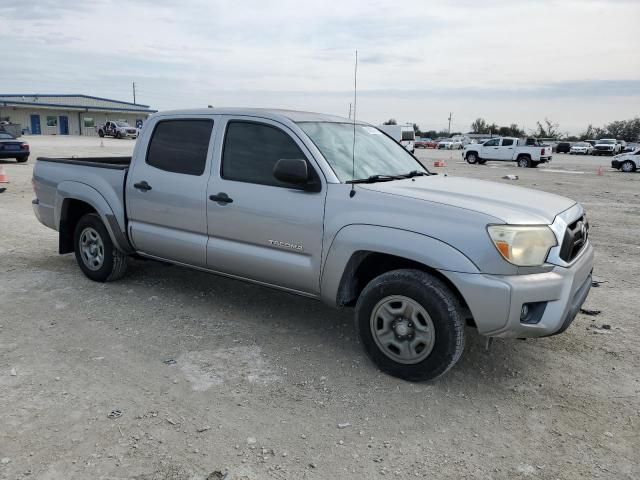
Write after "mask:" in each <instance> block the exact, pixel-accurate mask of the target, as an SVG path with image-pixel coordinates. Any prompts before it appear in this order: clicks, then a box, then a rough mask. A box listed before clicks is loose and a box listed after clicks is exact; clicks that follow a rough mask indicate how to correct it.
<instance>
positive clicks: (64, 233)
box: [58, 198, 97, 253]
mask: <svg viewBox="0 0 640 480" xmlns="http://www.w3.org/2000/svg"><path fill="white" fill-rule="evenodd" d="M87 213H97V212H96V210H95V208H93V207H92V206H91V205H89V204H88V203H87V202H83V201H82V200H76V199H75V198H67V199H65V200H64V202H63V203H62V210H61V212H60V227H59V231H60V239H59V245H58V252H59V253H71V252H73V251H74V245H73V232H74V231H75V229H76V225H77V224H78V221H79V220H80V219H81V218H82V217H83V216H84V215H86V214H87Z"/></svg>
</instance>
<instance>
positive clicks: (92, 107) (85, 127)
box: [0, 93, 157, 135]
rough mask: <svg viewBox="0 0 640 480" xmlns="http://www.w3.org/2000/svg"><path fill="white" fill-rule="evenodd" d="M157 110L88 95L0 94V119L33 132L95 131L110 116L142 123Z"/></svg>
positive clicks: (46, 133) (79, 133)
mask: <svg viewBox="0 0 640 480" xmlns="http://www.w3.org/2000/svg"><path fill="white" fill-rule="evenodd" d="M156 111H157V110H152V109H150V108H149V105H140V104H138V103H130V102H123V101H120V100H111V99H108V98H101V97H92V96H90V95H58V94H38V93H28V94H0V121H2V120H5V121H9V122H11V123H14V124H19V125H20V130H22V132H24V133H26V134H32V135H41V134H42V135H97V133H96V129H95V127H96V126H97V125H102V124H103V123H105V122H107V121H109V120H123V121H126V122H128V123H129V124H130V125H132V126H136V125H137V126H141V125H142V123H143V122H144V120H145V119H146V118H147V117H148V116H149V115H151V114H152V113H154V112H156Z"/></svg>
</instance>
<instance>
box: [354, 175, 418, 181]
mask: <svg viewBox="0 0 640 480" xmlns="http://www.w3.org/2000/svg"><path fill="white" fill-rule="evenodd" d="M402 178H406V177H405V176H403V175H371V176H370V177H367V178H356V179H355V180H347V181H346V182H345V183H376V182H390V181H391V180H400V179H402Z"/></svg>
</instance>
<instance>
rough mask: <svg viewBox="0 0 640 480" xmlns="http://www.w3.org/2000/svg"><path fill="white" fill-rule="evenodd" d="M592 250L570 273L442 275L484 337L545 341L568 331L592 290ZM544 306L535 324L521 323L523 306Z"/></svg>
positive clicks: (587, 248)
mask: <svg viewBox="0 0 640 480" xmlns="http://www.w3.org/2000/svg"><path fill="white" fill-rule="evenodd" d="M593 258H594V255H593V248H592V247H591V244H590V243H589V242H587V244H586V246H585V247H584V248H583V250H582V252H580V254H579V255H578V257H577V258H576V259H575V261H574V262H573V263H572V264H571V265H570V266H568V267H560V266H555V267H553V269H552V270H550V271H547V272H544V273H534V274H523V275H485V274H471V273H458V272H444V271H443V272H442V273H443V274H444V275H445V276H446V277H447V278H449V280H451V281H452V282H453V284H454V285H455V286H456V287H457V288H458V290H459V291H460V293H461V294H462V296H463V297H464V299H465V301H466V302H467V305H468V306H469V310H470V311H471V314H472V316H473V319H474V321H475V323H476V326H477V327H478V332H479V333H480V334H482V335H487V336H491V337H503V338H508V337H512V338H526V337H546V336H549V335H555V334H558V333H561V332H563V331H564V330H566V329H567V328H568V327H569V325H570V324H571V322H572V321H573V319H574V318H575V316H576V315H577V313H578V311H579V310H580V307H581V306H582V304H583V303H584V301H585V299H586V298H587V295H588V294H589V290H590V289H591V275H592V271H593ZM538 302H540V303H541V304H544V311H543V313H542V315H541V317H540V318H539V320H538V321H537V322H536V323H523V322H522V321H521V320H520V313H521V311H522V306H523V305H524V304H525V303H538Z"/></svg>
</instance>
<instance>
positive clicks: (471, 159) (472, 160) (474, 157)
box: [465, 152, 479, 165]
mask: <svg viewBox="0 0 640 480" xmlns="http://www.w3.org/2000/svg"><path fill="white" fill-rule="evenodd" d="M465 159H466V160H467V163H468V164H469V165H475V164H476V163H478V160H479V157H478V154H477V153H476V152H468V153H467V156H466V157H465Z"/></svg>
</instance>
